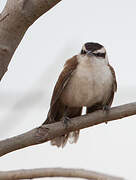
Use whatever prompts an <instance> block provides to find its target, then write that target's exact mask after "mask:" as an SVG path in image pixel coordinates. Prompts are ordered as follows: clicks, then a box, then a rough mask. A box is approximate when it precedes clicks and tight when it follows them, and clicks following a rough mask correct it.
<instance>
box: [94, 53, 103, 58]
mask: <svg viewBox="0 0 136 180" xmlns="http://www.w3.org/2000/svg"><path fill="white" fill-rule="evenodd" d="M93 54H94V55H95V56H97V57H102V58H105V55H106V53H93Z"/></svg>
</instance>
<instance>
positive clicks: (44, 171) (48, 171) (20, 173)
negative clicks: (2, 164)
mask: <svg viewBox="0 0 136 180" xmlns="http://www.w3.org/2000/svg"><path fill="white" fill-rule="evenodd" d="M42 177H69V178H70V177H73V178H82V179H90V180H124V179H123V178H119V177H113V176H109V175H106V174H102V173H97V172H94V171H87V170H83V169H65V168H41V169H28V170H16V171H5V172H4V171H1V172H0V180H17V179H33V178H42Z"/></svg>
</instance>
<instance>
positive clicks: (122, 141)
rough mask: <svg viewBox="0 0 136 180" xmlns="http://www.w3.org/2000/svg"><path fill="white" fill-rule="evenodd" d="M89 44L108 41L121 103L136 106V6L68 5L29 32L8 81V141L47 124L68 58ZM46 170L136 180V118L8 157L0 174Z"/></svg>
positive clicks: (4, 111) (4, 87)
mask: <svg viewBox="0 0 136 180" xmlns="http://www.w3.org/2000/svg"><path fill="white" fill-rule="evenodd" d="M5 3H6V0H1V1H0V10H2V9H3V7H4V5H5ZM88 41H94V42H99V43H101V44H103V45H104V46H105V47H106V49H107V52H108V56H109V61H110V63H111V64H112V66H113V67H114V68H115V71H116V75H117V81H118V92H117V94H116V96H115V99H114V103H113V106H115V105H120V104H124V103H129V102H134V101H136V92H135V89H136V80H135V77H136V1H134V0H125V1H124V0H120V1H117V0H114V1H113V0H112V1H109V0H102V1H99V0H93V1H92V0H63V1H62V2H61V3H59V4H58V5H57V6H56V7H55V8H53V9H52V10H50V11H49V12H48V13H46V14H45V15H43V16H42V17H41V18H39V19H38V20H37V21H36V22H35V23H34V24H33V25H32V27H30V28H29V30H28V31H27V33H26V34H25V36H24V38H23V40H22V42H21V44H20V45H19V47H18V49H17V51H16V53H15V54H14V56H13V58H12V61H11V63H10V65H9V68H8V72H7V73H6V75H5V76H4V78H3V79H2V81H1V86H0V99H1V101H0V109H1V110H0V139H5V138H7V137H12V136H15V135H18V134H21V133H23V132H26V131H28V130H31V129H32V128H34V127H37V126H39V125H41V123H42V122H43V121H44V120H45V118H46V115H47V112H48V108H49V103H50V99H51V94H52V91H53V87H54V85H55V82H56V80H57V78H58V75H59V73H60V72H61V70H62V67H63V64H64V62H65V60H67V59H68V58H70V57H72V56H73V55H75V54H77V53H78V52H79V51H80V49H81V46H82V45H83V44H84V43H85V42H88ZM40 167H71V168H72V167H73V168H86V169H90V170H94V171H98V172H102V173H108V174H111V175H116V176H122V177H124V178H125V179H127V180H136V116H133V117H129V118H125V119H122V120H119V121H113V122H110V123H108V124H107V125H106V124H101V125H98V126H94V127H90V128H87V129H84V130H81V134H80V138H79V141H78V143H77V144H76V145H75V144H74V145H70V144H67V145H66V147H65V148H64V149H57V148H56V147H53V146H51V145H50V143H49V142H48V143H44V144H41V145H37V146H33V147H28V148H25V149H22V150H19V151H16V152H13V153H10V154H7V155H5V156H3V157H2V158H0V170H13V169H22V168H23V169H28V168H40ZM56 179H58V178H56ZM62 179H64V178H62ZM71 179H72V178H71Z"/></svg>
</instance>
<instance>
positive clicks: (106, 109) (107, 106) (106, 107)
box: [102, 105, 110, 124]
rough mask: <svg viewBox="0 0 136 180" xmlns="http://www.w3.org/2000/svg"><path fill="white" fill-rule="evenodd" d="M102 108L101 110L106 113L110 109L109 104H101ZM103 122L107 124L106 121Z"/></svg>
mask: <svg viewBox="0 0 136 180" xmlns="http://www.w3.org/2000/svg"><path fill="white" fill-rule="evenodd" d="M102 110H103V112H105V113H106V114H108V113H109V111H110V106H109V105H103V107H102ZM105 123H106V124H107V123H108V121H105Z"/></svg>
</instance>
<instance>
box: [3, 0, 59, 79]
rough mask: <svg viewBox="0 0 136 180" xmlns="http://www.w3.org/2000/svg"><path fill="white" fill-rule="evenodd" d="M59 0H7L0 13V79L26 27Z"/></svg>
mask: <svg viewBox="0 0 136 180" xmlns="http://www.w3.org/2000/svg"><path fill="white" fill-rule="evenodd" d="M60 1H61V0H7V3H6V6H5V8H4V10H3V11H2V13H1V14H0V80H1V78H2V77H3V75H4V74H5V72H6V71H7V67H8V65H9V62H10V60H11V58H12V56H13V54H14V52H15V50H16V48H17V47H18V45H19V43H20V41H21V40H22V38H23V36H24V34H25V32H26V31H27V29H28V28H29V27H30V26H31V25H32V24H33V23H34V22H35V21H36V20H37V19H38V18H39V17H40V16H41V15H42V14H44V13H45V12H47V11H48V10H49V9H51V8H52V7H53V6H55V5H56V4H57V3H58V2H60Z"/></svg>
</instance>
